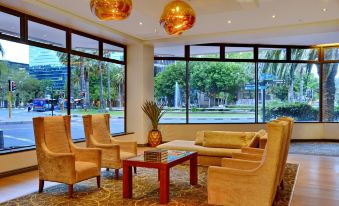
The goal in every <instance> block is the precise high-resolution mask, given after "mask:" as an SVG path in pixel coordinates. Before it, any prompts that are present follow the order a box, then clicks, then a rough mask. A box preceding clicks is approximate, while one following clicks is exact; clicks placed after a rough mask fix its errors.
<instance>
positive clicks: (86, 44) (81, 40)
mask: <svg viewBox="0 0 339 206" xmlns="http://www.w3.org/2000/svg"><path fill="white" fill-rule="evenodd" d="M72 50H75V51H79V52H84V53H88V54H94V55H99V42H98V41H97V40H94V39H90V38H87V37H84V36H80V35H77V34H72Z"/></svg>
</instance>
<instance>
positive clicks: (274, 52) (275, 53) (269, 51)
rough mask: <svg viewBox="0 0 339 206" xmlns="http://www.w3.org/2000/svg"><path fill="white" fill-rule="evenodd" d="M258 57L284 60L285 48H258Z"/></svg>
mask: <svg viewBox="0 0 339 206" xmlns="http://www.w3.org/2000/svg"><path fill="white" fill-rule="evenodd" d="M259 59H268V60H286V49H281V48H259Z"/></svg>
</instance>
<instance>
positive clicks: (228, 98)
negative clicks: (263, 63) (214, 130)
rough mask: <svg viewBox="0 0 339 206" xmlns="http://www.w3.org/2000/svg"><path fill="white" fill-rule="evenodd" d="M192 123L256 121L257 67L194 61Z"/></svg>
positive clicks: (190, 119)
mask: <svg viewBox="0 0 339 206" xmlns="http://www.w3.org/2000/svg"><path fill="white" fill-rule="evenodd" d="M189 71H190V75H189V76H190V81H189V85H190V91H189V95H190V96H189V100H190V104H189V106H190V110H189V122H190V123H210V122H214V123H235V122H255V115H254V110H255V101H254V100H255V90H254V89H255V87H254V86H255V81H254V79H255V78H254V64H252V63H234V62H200V61H198V62H190V64H189Z"/></svg>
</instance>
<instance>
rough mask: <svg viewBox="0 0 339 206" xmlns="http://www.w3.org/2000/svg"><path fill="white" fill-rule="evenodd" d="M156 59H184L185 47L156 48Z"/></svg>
mask: <svg viewBox="0 0 339 206" xmlns="http://www.w3.org/2000/svg"><path fill="white" fill-rule="evenodd" d="M154 56H155V57H184V56H185V47H184V46H171V47H156V48H154Z"/></svg>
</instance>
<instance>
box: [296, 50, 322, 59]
mask: <svg viewBox="0 0 339 206" xmlns="http://www.w3.org/2000/svg"><path fill="white" fill-rule="evenodd" d="M291 59H292V60H313V61H316V60H318V49H292V50H291Z"/></svg>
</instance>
